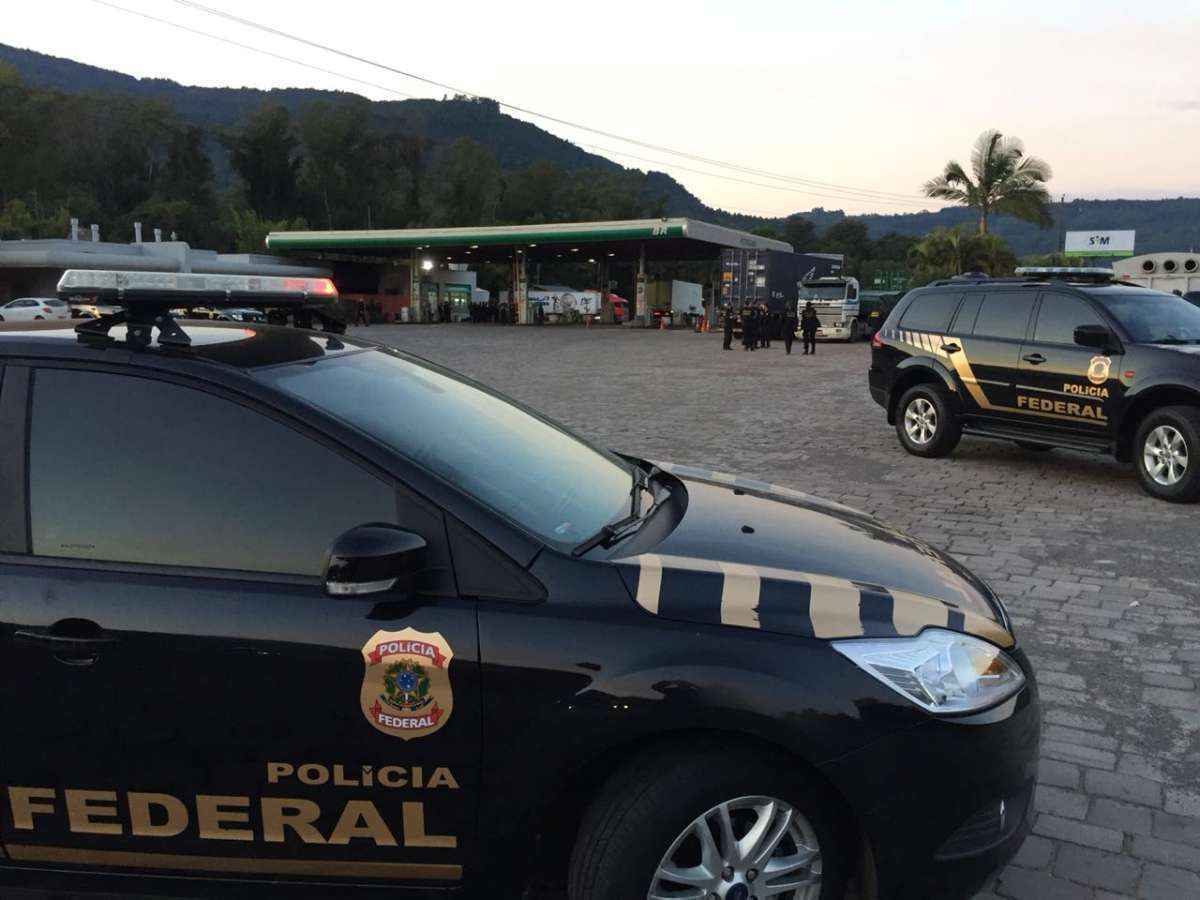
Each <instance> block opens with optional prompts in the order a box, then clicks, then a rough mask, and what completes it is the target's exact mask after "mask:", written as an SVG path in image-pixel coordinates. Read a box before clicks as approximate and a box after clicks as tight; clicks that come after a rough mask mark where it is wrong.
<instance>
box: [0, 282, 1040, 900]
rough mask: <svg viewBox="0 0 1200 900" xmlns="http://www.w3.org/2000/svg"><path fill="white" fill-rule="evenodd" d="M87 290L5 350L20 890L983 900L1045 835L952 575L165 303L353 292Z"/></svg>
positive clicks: (1022, 692) (9, 749)
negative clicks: (855, 892) (81, 470)
mask: <svg viewBox="0 0 1200 900" xmlns="http://www.w3.org/2000/svg"><path fill="white" fill-rule="evenodd" d="M61 290H62V292H63V293H68V294H90V295H95V296H98V297H100V298H101V299H103V300H107V301H109V302H112V303H115V304H118V305H119V306H120V307H121V311H120V312H114V313H112V314H110V315H106V316H103V317H101V318H100V319H96V320H90V321H88V322H86V323H84V324H81V325H79V326H78V327H75V328H72V327H71V326H70V325H69V324H65V323H62V324H60V323H36V324H35V323H31V324H28V325H23V326H4V327H3V328H0V676H2V677H0V685H2V686H3V687H2V689H0V721H3V722H4V723H5V728H4V741H3V748H4V752H3V755H2V757H0V841H2V842H3V853H2V854H0V884H7V885H24V886H42V887H50V888H55V889H61V890H95V891H111V892H114V893H120V894H129V893H138V892H147V893H176V892H186V893H190V894H191V895H196V894H200V895H203V896H216V895H218V894H229V893H234V894H245V893H247V892H250V893H254V894H255V896H263V895H264V893H263V892H264V891H268V890H269V891H270V892H271V894H272V895H279V894H281V893H283V892H284V891H285V890H286V891H287V892H288V893H292V892H297V893H306V892H307V893H309V894H315V895H316V896H322V897H328V896H331V895H332V894H333V893H334V892H335V891H336V892H337V893H338V894H340V893H342V892H343V891H346V890H349V889H351V888H353V889H354V890H356V891H357V890H362V891H365V892H367V893H371V892H376V893H382V892H384V891H387V892H389V893H388V896H392V895H395V894H397V893H403V892H405V891H406V890H407V891H410V892H413V893H417V894H424V893H427V892H430V891H438V890H440V891H441V892H442V893H440V894H439V896H445V891H446V890H447V889H451V890H453V891H456V892H458V893H464V894H470V895H473V896H481V897H487V898H502V897H517V896H521V892H522V890H523V886H524V885H525V884H527V883H528V882H531V881H539V882H541V883H543V884H544V883H545V882H546V881H547V880H549V881H550V882H551V883H554V882H556V881H557V882H559V883H561V882H566V883H567V891H568V893H569V896H570V898H571V900H630V898H654V900H682V898H700V897H704V898H712V897H717V898H723V900H750V898H778V900H800V898H810V900H811V898H824V900H832V898H839V900H840V898H841V897H842V896H843V894H844V892H845V889H846V886H847V883H848V880H849V879H851V878H854V879H857V881H858V882H859V883H860V884H861V885H862V887H863V890H864V892H865V895H867V896H880V897H894V896H903V895H911V896H917V897H929V896H932V895H934V894H936V896H939V897H956V896H967V895H968V894H970V893H971V892H972V890H973V888H974V886H975V885H976V884H977V883H978V882H979V881H980V880H982V879H983V878H984V877H986V875H987V874H988V872H989V871H991V870H992V869H993V868H994V867H995V866H996V865H998V864H1000V863H1002V862H1003V861H1004V860H1006V859H1007V858H1008V857H1009V856H1011V855H1012V853H1013V852H1015V850H1016V849H1017V847H1018V846H1019V845H1020V843H1021V841H1022V840H1023V838H1024V836H1025V834H1026V831H1027V829H1028V827H1029V812H1030V809H1031V806H1032V802H1031V801H1032V793H1033V787H1034V780H1035V775H1036V765H1037V749H1038V739H1039V732H1040V712H1039V708H1040V707H1039V703H1038V699H1037V689H1036V684H1035V680H1034V673H1033V670H1032V669H1031V667H1030V664H1029V660H1028V659H1027V658H1026V656H1025V654H1024V653H1023V652H1022V650H1021V648H1020V647H1019V645H1018V643H1017V640H1016V638H1015V636H1014V634H1013V629H1012V625H1011V624H1010V620H1009V617H1008V615H1007V613H1006V611H1005V609H1004V606H1003V604H1002V603H1001V602H1000V600H999V598H997V597H996V595H995V594H994V593H993V592H992V591H991V589H990V588H989V587H988V586H987V584H985V583H984V582H983V581H981V580H980V579H978V578H976V577H975V576H973V575H972V574H971V573H970V572H968V571H966V570H965V569H963V568H962V567H961V566H959V565H958V564H957V563H955V562H954V561H953V560H951V559H949V558H948V557H946V556H943V555H942V554H940V553H938V552H937V551H936V550H934V549H932V548H930V547H928V546H926V545H924V544H922V543H920V542H918V541H916V540H913V539H911V538H909V537H906V536H905V535H903V534H901V533H899V532H897V531H895V530H893V529H891V528H889V527H887V526H885V525H883V524H881V523H880V522H878V521H876V520H874V519H872V518H870V517H869V516H867V515H865V514H863V513H859V512H855V511H854V510H851V509H847V508H845V507H842V506H838V505H836V504H832V503H827V502H824V501H821V500H818V499H816V498H813V497H811V496H809V495H806V494H802V493H799V492H796V491H791V490H788V489H786V488H781V487H777V486H773V485H770V484H766V483H763V482H759V481H753V480H748V479H742V478H737V477H735V476H731V475H725V474H722V473H718V472H713V471H709V470H705V469H696V468H689V467H684V466H673V465H668V464H665V463H660V464H655V463H652V462H650V461H647V460H643V459H637V458H635V457H631V456H621V455H617V454H614V453H612V452H610V451H608V450H606V449H603V448H600V447H596V446H593V445H591V444H588V443H587V442H585V441H583V440H582V439H580V438H579V437H577V436H575V435H573V434H572V433H570V432H569V431H567V430H565V429H564V428H562V427H560V426H558V425H555V424H554V423H552V422H549V421H547V420H546V419H544V418H542V417H541V416H539V415H538V414H537V413H535V412H533V411H532V410H529V409H527V408H525V407H522V406H520V405H518V404H515V403H513V402H511V401H508V400H505V399H504V398H502V397H499V396H497V395H496V394H494V393H492V392H491V391H489V390H488V389H486V388H484V387H482V386H481V385H478V384H475V383H473V382H471V381H468V380H466V379H464V378H462V377H460V376H458V375H455V374H454V373H452V372H449V371H447V370H445V369H443V368H441V367H439V366H437V365H434V364H432V363H429V362H425V361H423V360H421V359H418V358H416V357H413V356H411V355H408V354H405V353H400V352H397V351H395V350H393V349H390V348H387V347H383V346H379V345H376V344H372V343H368V342H365V341H360V340H356V339H352V338H349V337H345V336H339V335H336V334H332V333H330V332H328V331H323V332H311V331H305V330H300V329H296V328H280V327H273V326H270V325H263V324H258V323H232V322H230V323H222V322H213V321H177V320H175V319H173V318H172V317H171V315H170V312H169V310H170V309H171V308H175V307H180V306H187V305H189V304H191V305H209V306H217V307H219V306H223V305H224V306H231V307H232V306H236V307H246V306H248V305H260V306H267V307H270V308H274V309H281V308H284V309H286V308H287V307H288V306H291V307H292V312H293V314H294V313H295V312H301V313H302V314H303V315H314V314H315V313H314V312H313V309H314V307H316V308H317V309H318V310H319V309H320V308H321V305H322V304H327V303H329V302H331V301H332V300H333V299H334V291H333V287H332V285H331V284H330V283H329V282H328V281H320V280H308V279H299V280H296V279H273V278H261V279H246V278H237V277H230V276H203V275H200V276H196V275H171V274H153V275H150V274H124V273H114V272H68V273H66V274H65V275H64V276H63V282H62V285H61ZM68 459H82V460H86V461H87V466H86V471H87V473H88V474H87V475H85V476H79V475H76V474H72V472H71V471H70V470H68V469H66V468H64V466H63V465H62V462H63V460H68ZM0 890H2V889H0ZM409 895H411V894H409Z"/></svg>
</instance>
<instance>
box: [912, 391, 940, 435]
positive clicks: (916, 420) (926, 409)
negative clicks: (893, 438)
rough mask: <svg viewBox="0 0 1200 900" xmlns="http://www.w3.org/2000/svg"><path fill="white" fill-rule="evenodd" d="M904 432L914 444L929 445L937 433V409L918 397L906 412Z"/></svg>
mask: <svg viewBox="0 0 1200 900" xmlns="http://www.w3.org/2000/svg"><path fill="white" fill-rule="evenodd" d="M904 432H905V434H907V435H908V438H909V440H911V441H912V442H913V443H914V444H928V443H929V442H930V441H931V440H933V436H934V434H935V433H936V432H937V408H936V407H935V406H934V405H933V404H932V403H930V402H929V401H928V400H926V399H925V398H924V397H917V398H916V399H915V400H913V402H912V403H910V404H908V408H907V409H906V410H905V411H904Z"/></svg>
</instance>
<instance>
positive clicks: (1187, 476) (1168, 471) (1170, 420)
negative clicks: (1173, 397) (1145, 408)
mask: <svg viewBox="0 0 1200 900" xmlns="http://www.w3.org/2000/svg"><path fill="white" fill-rule="evenodd" d="M1134 467H1135V468H1136V469H1137V474H1138V479H1139V480H1140V481H1141V482H1142V487H1143V488H1145V490H1146V493H1148V494H1150V496H1152V497H1158V498H1159V499H1160V500H1170V501H1171V502H1173V503H1190V502H1191V501H1193V500H1195V499H1196V498H1197V497H1200V408H1197V407H1195V406H1167V407H1164V408H1162V409H1158V410H1155V411H1154V412H1152V413H1150V415H1148V416H1146V418H1145V419H1144V420H1143V421H1142V424H1141V425H1140V426H1139V427H1138V431H1137V439H1136V440H1135V442H1134Z"/></svg>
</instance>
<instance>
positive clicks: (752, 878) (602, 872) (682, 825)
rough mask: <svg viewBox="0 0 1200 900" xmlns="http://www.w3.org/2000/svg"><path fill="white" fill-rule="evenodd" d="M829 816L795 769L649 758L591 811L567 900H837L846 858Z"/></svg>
mask: <svg viewBox="0 0 1200 900" xmlns="http://www.w3.org/2000/svg"><path fill="white" fill-rule="evenodd" d="M836 807H837V804H836V803H834V802H833V800H832V798H830V797H829V793H828V791H827V790H825V789H824V788H823V786H822V785H820V784H818V783H815V782H812V781H810V780H809V779H808V778H806V777H805V776H803V775H799V774H797V773H796V771H795V770H794V768H793V767H790V766H772V765H768V764H766V762H765V761H764V760H762V759H759V758H757V757H755V756H751V755H748V754H743V753H737V752H735V753H734V754H733V758H731V757H730V753H729V751H728V750H724V751H722V750H716V749H712V750H707V751H702V752H698V753H695V754H694V755H692V756H689V757H686V758H684V759H683V760H680V759H679V757H678V756H673V757H672V758H670V759H663V758H659V757H657V756H655V757H649V756H648V757H646V758H645V759H644V760H643V761H642V762H641V763H640V764H637V763H635V764H634V765H632V766H631V767H629V768H627V769H626V770H624V771H623V772H621V773H619V774H618V775H617V776H615V777H614V778H613V779H612V780H611V781H610V782H609V783H608V785H607V787H606V788H605V789H604V791H603V793H602V794H601V796H600V797H599V798H598V799H597V801H596V803H595V804H594V805H593V806H592V808H591V809H590V810H589V811H588V813H587V815H586V817H585V819H584V822H583V825H582V827H581V828H580V831H579V837H578V839H577V840H576V843H575V850H574V852H573V853H572V855H571V869H570V875H569V883H568V891H567V894H568V897H569V898H570V900H632V898H643V897H647V898H665V897H675V896H678V897H681V898H682V897H705V898H708V897H714V896H715V897H737V898H744V900H749V898H750V897H760V896H761V897H774V896H776V895H779V896H784V897H791V896H793V895H795V896H801V897H810V896H811V897H813V898H814V900H815V898H818V897H819V898H821V900H833V898H839V900H840V898H841V897H843V895H844V894H845V880H844V878H845V870H846V861H847V860H849V859H851V858H852V852H853V850H852V841H850V840H846V839H845V838H844V837H843V835H842V834H841V833H840V832H841V829H839V828H837V827H836V826H835V824H834V823H835V822H836V821H837V819H836V817H835V816H836V813H835V809H836ZM760 892H761V893H760ZM793 892H794V893H793Z"/></svg>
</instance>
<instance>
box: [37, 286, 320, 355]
mask: <svg viewBox="0 0 1200 900" xmlns="http://www.w3.org/2000/svg"><path fill="white" fill-rule="evenodd" d="M81 294H82V295H88V296H92V297H95V298H96V299H98V300H105V301H108V302H115V303H116V304H119V305H120V306H121V307H123V308H122V309H120V310H119V311H117V312H114V313H111V314H109V315H105V316H101V317H100V318H98V319H91V320H88V321H86V322H84V323H82V324H80V325H78V326H76V328H75V332H76V333H77V334H78V335H79V338H80V340H89V339H96V338H102V339H105V340H107V338H108V330H109V329H110V328H112V327H113V326H114V325H120V324H124V325H126V326H127V329H128V330H127V338H126V341H127V343H129V344H132V345H134V346H136V347H148V346H149V345H150V341H151V338H152V334H153V329H154V328H158V330H159V336H158V342H159V343H160V344H165V345H169V346H182V347H186V346H188V345H190V344H191V339H190V338H189V337H188V336H187V334H186V333H185V332H184V331H183V329H182V328H180V327H179V325H178V324H177V323H176V321H175V319H174V318H173V317H172V315H171V310H172V309H176V308H179V307H187V306H193V305H194V306H200V305H203V306H208V307H211V308H220V307H250V308H279V307H291V308H298V307H317V308H321V307H324V308H325V310H326V313H325V314H326V315H328V314H329V312H330V311H332V310H333V309H334V308H335V304H336V302H337V299H338V293H337V288H336V287H335V286H334V284H333V282H332V281H330V280H329V279H328V278H293V277H291V276H277V275H195V274H191V273H178V272H119V271H112V270H103V269H68V270H67V271H65V272H63V275H62V278H60V279H59V280H58V295H59V296H60V297H62V298H64V299H66V298H69V297H73V296H78V295H81ZM318 314H319V315H320V314H321V313H320V312H318ZM331 318H337V317H336V315H333V316H331Z"/></svg>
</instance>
